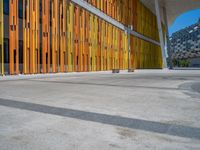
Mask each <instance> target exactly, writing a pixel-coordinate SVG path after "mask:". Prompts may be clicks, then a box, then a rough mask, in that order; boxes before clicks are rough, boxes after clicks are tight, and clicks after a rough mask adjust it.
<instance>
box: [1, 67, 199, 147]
mask: <svg viewBox="0 0 200 150" xmlns="http://www.w3.org/2000/svg"><path fill="white" fill-rule="evenodd" d="M199 89H200V70H190V71H187V70H172V71H169V70H136V72H134V73H127V72H125V71H123V72H122V73H120V74H112V73H110V72H98V73H70V74H49V75H29V76H23V75H20V76H6V77H0V149H2V150H12V149H13V150H18V149H20V150H21V149H37V150H38V149H39V150H40V149H41V150H44V149H52V150H55V149H58V150H62V149H63V150H65V149H70V150H71V149H81V150H82V149H85V150H90V149H91V150H93V149H97V150H98V149H101V150H102V149H104V150H106V149H108V150H109V149H130V150H132V149H141V150H145V149H152V150H155V149H166V150H168V149H170V150H171V149H172V150H173V149H181V150H187V149H194V150H196V149H200V115H199V114H200V90H199Z"/></svg>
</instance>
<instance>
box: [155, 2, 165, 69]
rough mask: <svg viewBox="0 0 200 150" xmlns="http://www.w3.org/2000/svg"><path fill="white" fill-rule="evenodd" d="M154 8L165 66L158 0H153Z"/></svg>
mask: <svg viewBox="0 0 200 150" xmlns="http://www.w3.org/2000/svg"><path fill="white" fill-rule="evenodd" d="M155 9H156V17H157V24H158V32H159V37H160V46H161V50H162V58H163V67H164V68H167V62H166V55H165V44H164V34H163V31H162V22H161V15H160V6H159V2H158V0H155Z"/></svg>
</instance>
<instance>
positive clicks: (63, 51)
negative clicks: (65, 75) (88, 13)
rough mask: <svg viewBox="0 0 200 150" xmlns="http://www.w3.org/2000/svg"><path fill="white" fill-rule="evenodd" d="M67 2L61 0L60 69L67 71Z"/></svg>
mask: <svg viewBox="0 0 200 150" xmlns="http://www.w3.org/2000/svg"><path fill="white" fill-rule="evenodd" d="M66 5H67V3H66V0H60V15H59V16H60V71H61V72H65V71H66V65H67V45H66V41H67V30H66V29H67V10H66V8H67V6H66Z"/></svg>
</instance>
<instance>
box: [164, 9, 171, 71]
mask: <svg viewBox="0 0 200 150" xmlns="http://www.w3.org/2000/svg"><path fill="white" fill-rule="evenodd" d="M163 14H164V21H165V26H166V39H167V53H168V60H169V68H170V69H172V68H173V65H172V50H171V46H170V45H171V44H170V40H169V28H168V21H167V11H166V8H165V7H163Z"/></svg>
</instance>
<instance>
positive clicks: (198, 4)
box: [140, 0, 200, 25]
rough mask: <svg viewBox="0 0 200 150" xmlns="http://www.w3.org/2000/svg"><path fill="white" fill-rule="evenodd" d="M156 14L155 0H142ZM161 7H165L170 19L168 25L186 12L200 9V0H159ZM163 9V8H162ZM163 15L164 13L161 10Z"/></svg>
mask: <svg viewBox="0 0 200 150" xmlns="http://www.w3.org/2000/svg"><path fill="white" fill-rule="evenodd" d="M140 1H141V2H142V3H143V4H144V5H145V6H147V7H148V8H149V9H150V10H151V11H152V12H153V13H154V14H155V0H140ZM159 4H160V7H161V8H163V7H165V9H166V13H167V19H168V25H171V24H172V23H173V22H174V20H175V19H176V18H177V17H178V16H179V15H181V14H182V13H184V12H187V11H189V10H195V9H200V0H159ZM161 10H162V9H161ZM161 17H162V18H163V13H162V11H161Z"/></svg>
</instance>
